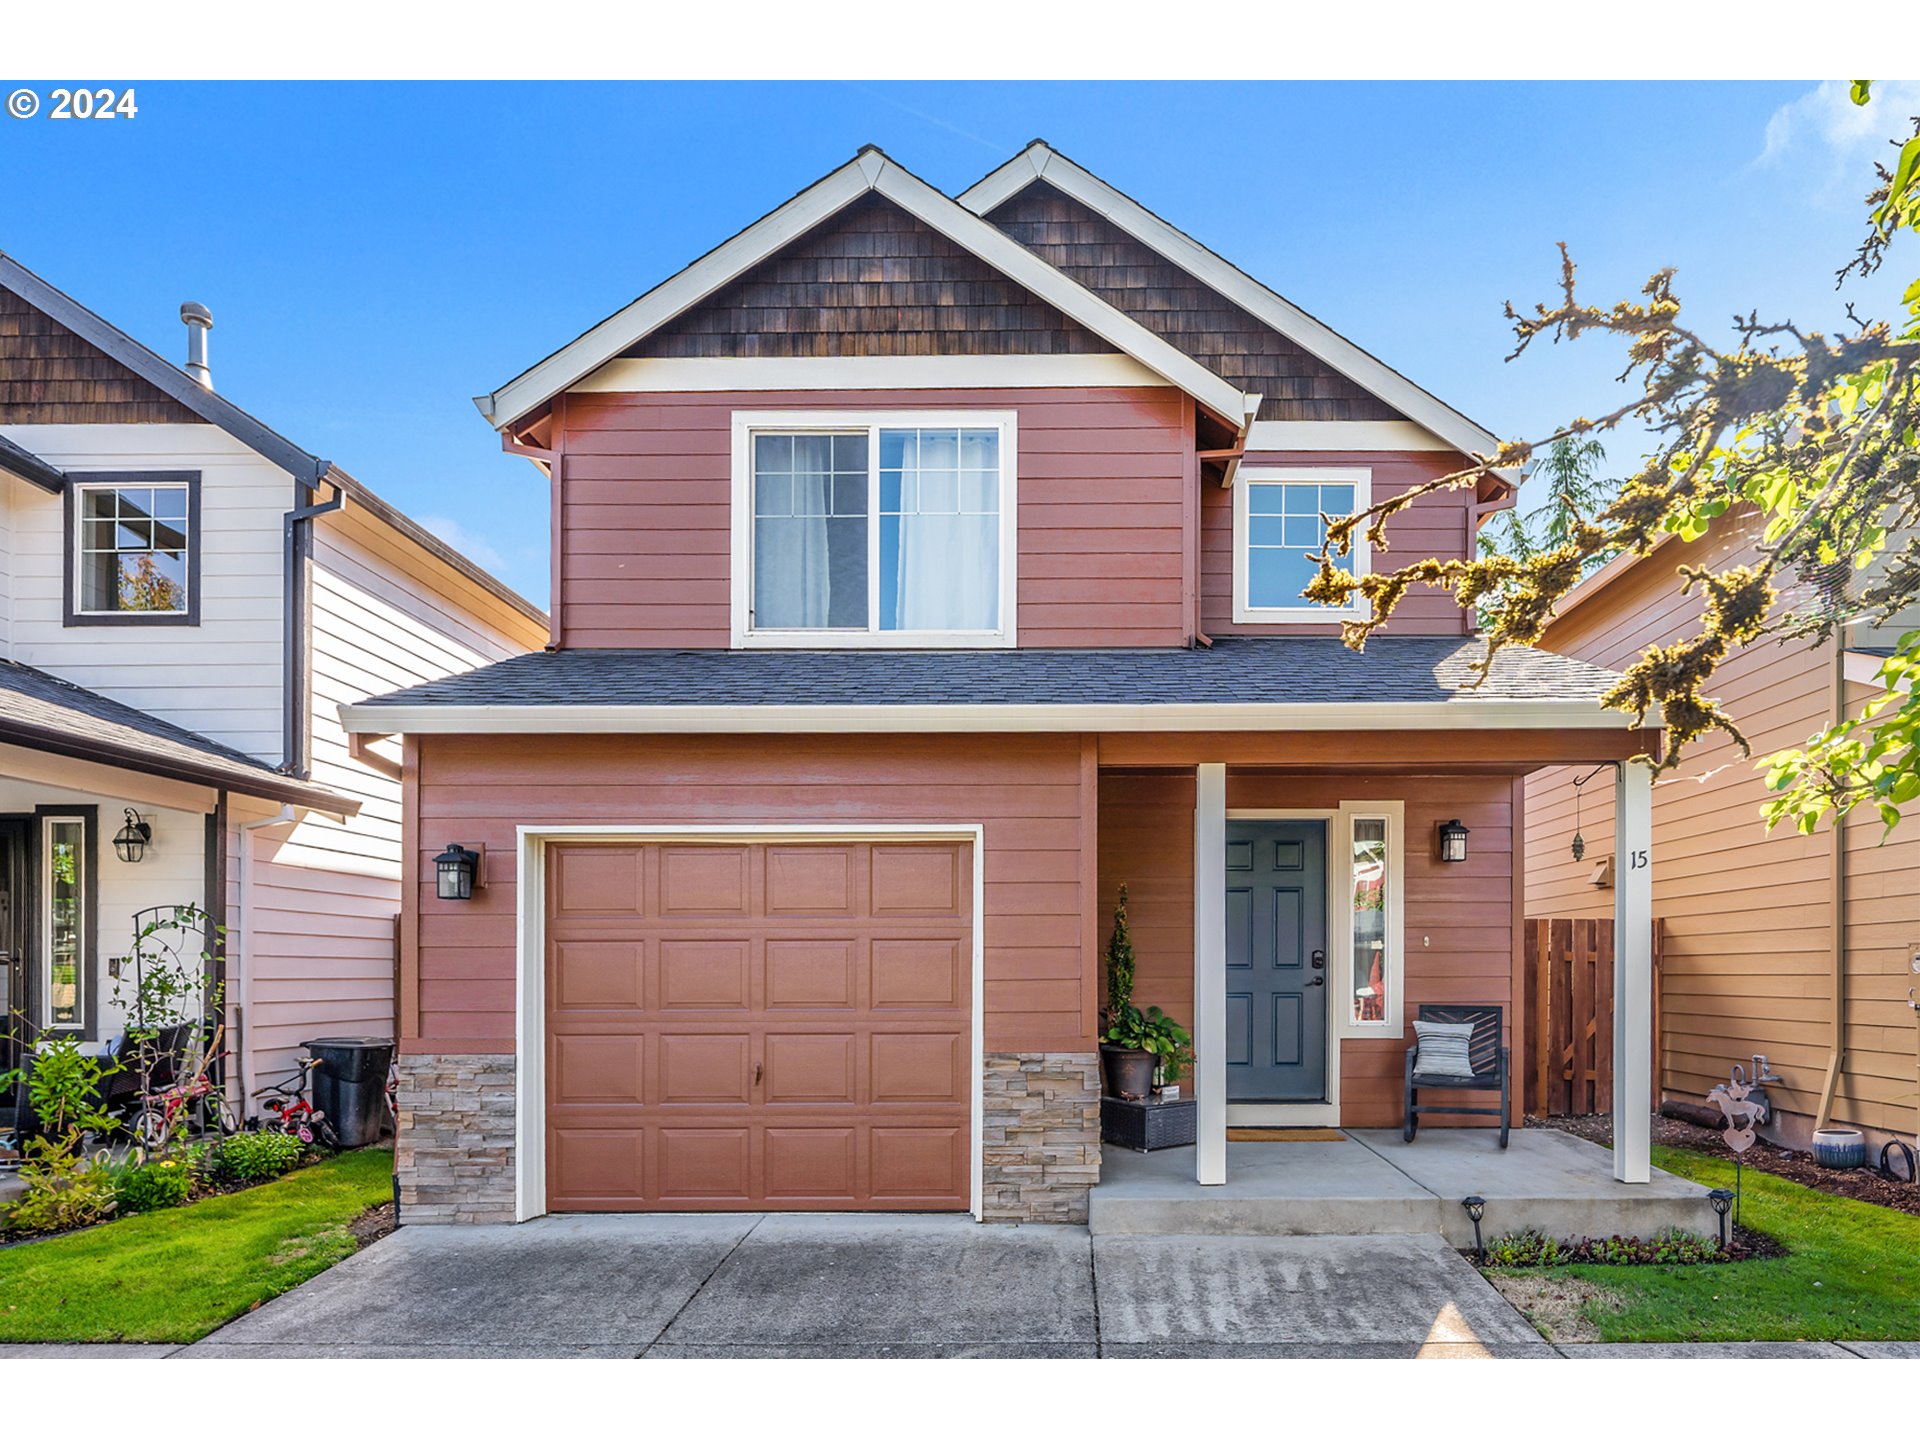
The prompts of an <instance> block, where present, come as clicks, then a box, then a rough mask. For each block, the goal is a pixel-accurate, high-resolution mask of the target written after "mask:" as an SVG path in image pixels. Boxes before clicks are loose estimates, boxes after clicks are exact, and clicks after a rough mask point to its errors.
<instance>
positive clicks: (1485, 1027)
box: [1402, 1005, 1509, 1150]
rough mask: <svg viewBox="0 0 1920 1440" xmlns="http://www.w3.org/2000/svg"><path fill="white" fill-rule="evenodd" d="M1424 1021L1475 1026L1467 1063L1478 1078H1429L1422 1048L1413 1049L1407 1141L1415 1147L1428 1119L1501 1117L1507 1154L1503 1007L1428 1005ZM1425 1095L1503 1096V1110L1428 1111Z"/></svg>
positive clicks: (1424, 1007) (1472, 1107) (1422, 1013)
mask: <svg viewBox="0 0 1920 1440" xmlns="http://www.w3.org/2000/svg"><path fill="white" fill-rule="evenodd" d="M1419 1018H1420V1019H1422V1020H1426V1021H1437V1022H1439V1023H1441V1024H1443V1025H1469V1024H1470V1025H1472V1026H1473V1036H1472V1038H1471V1039H1469V1040H1468V1041H1467V1059H1468V1062H1469V1063H1470V1064H1471V1065H1472V1066H1473V1074H1472V1075H1471V1076H1467V1075H1423V1074H1421V1073H1420V1042H1419V1040H1417V1039H1416V1040H1415V1041H1414V1042H1413V1044H1411V1045H1409V1046H1408V1047H1407V1115H1406V1122H1405V1124H1404V1127H1403V1129H1402V1135H1403V1137H1404V1138H1405V1140H1406V1141H1407V1143H1408V1144H1409V1145H1411V1144H1412V1143H1413V1137H1414V1136H1415V1135H1417V1134H1419V1133H1420V1117H1421V1116H1422V1115H1498V1116H1499V1117H1500V1148H1501V1149H1502V1150H1504V1149H1506V1148H1507V1106H1508V1093H1507V1085H1508V1079H1507V1075H1508V1069H1509V1067H1508V1054H1507V1047H1506V1046H1504V1045H1502V1044H1501V1043H1500V1020H1501V1007H1500V1006H1498V1005H1422V1006H1421V1007H1420V1016H1419ZM1422 1090H1469V1091H1471V1090H1498V1091H1499V1092H1500V1108H1499V1109H1498V1110H1494V1109H1490V1108H1488V1107H1486V1106H1484V1105H1480V1106H1475V1105H1422V1104H1421V1103H1420V1092H1421V1091H1422Z"/></svg>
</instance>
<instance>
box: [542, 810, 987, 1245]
mask: <svg viewBox="0 0 1920 1440" xmlns="http://www.w3.org/2000/svg"><path fill="white" fill-rule="evenodd" d="M971 853H972V852H971V847H970V846H967V845H965V844H946V843H940V844H907V843H855V844H844V843H834V844H811V843H793V844H779V843H762V844H699V843H665V842H662V843H650V844H621V845H561V846H555V847H553V848H551V849H549V851H548V853H547V866H548V870H547V960H546V963H547V1007H548V1009H547V1189H548V1195H547V1201H548V1206H549V1208H550V1209H553V1210H758V1209H769V1210H964V1209H966V1208H967V1205H968V1203H969V1199H970V1189H971V1187H970V1183H969V1182H970V1179H971V1175H970V1165H969V1155H970V1153H971V1147H970V1144H969V1140H970V1136H969V1123H970V1116H971V1110H972V1105H971V1096H970V1094H969V1087H970V1084H971V1076H972V1054H973V1045H972V1034H971V1023H972V1022H971V1016H972V1009H973V1007H972V980H971V959H972V941H971V916H972V909H973V904H972V896H973V882H972V877H971V874H970V865H971Z"/></svg>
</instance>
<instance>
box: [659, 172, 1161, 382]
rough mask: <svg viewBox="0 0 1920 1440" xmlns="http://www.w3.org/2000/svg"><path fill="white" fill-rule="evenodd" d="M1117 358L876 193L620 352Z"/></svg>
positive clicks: (1106, 346) (1098, 339)
mask: <svg viewBox="0 0 1920 1440" xmlns="http://www.w3.org/2000/svg"><path fill="white" fill-rule="evenodd" d="M1136 318H1139V317H1136ZM1169 338H1170V337H1169ZM1113 353H1115V347H1114V346H1113V345H1111V344H1110V343H1108V342H1107V341H1106V340H1103V339H1102V338H1101V337H1100V336H1098V335H1095V334H1094V333H1093V332H1092V331H1091V330H1088V329H1087V328H1086V327H1085V326H1083V325H1080V324H1078V323H1077V322H1075V321H1073V320H1070V319H1068V318H1067V317H1066V316H1065V315H1063V314H1061V313H1060V311H1059V310H1057V309H1055V308H1054V307H1053V306H1052V305H1049V304H1048V303H1047V302H1046V301H1044V300H1042V299H1040V298H1039V297H1038V296H1036V295H1034V294H1033V293H1032V292H1031V291H1029V290H1027V289H1026V288H1025V287H1023V286H1021V285H1019V284H1017V283H1016V282H1015V281H1013V280H1011V279H1009V278H1008V277H1007V276H1005V275H1003V274H1001V273H1000V272H999V271H998V270H996V269H994V268H993V267H992V266H990V265H988V264H986V263H985V262H984V261H982V260H980V259H978V258H976V257H975V256H973V255H970V254H968V253H967V251H965V250H964V249H962V248H961V247H960V246H959V245H957V244H955V243H954V242H953V241H952V240H951V239H949V238H948V237H947V236H945V235H942V234H941V233H940V232H939V231H937V230H935V229H934V228H933V227H932V226H930V225H927V224H926V223H925V222H923V221H921V220H920V219H918V218H917V217H915V216H913V215H911V214H909V213H908V212H907V211H905V210H903V209H902V208H901V207H900V206H898V205H896V204H894V203H893V202H892V201H891V200H888V199H887V198H885V197H884V196H882V195H878V194H868V195H865V196H863V197H862V198H860V199H859V200H856V201H854V202H853V203H852V204H851V205H848V206H847V207H846V208H845V209H843V210H841V211H840V212H839V213H838V214H836V215H834V216H832V217H831V218H830V219H828V220H826V221H824V222H823V223H822V224H820V225H819V226H817V227H815V228H814V229H812V230H810V231H808V232H807V233H806V234H804V235H802V236H800V237H799V238H798V239H796V240H794V241H793V242H792V243H791V244H790V245H788V246H787V247H786V248H785V249H784V250H782V251H780V252H779V253H778V254H776V255H773V256H770V257H769V258H767V259H765V260H762V261H761V262H760V263H759V264H757V265H755V266H753V267H752V268H751V269H750V270H748V271H746V273H744V274H742V275H741V276H740V277H739V278H737V279H735V280H733V281H732V282H730V283H729V284H727V285H725V286H724V287H722V288H721V289H720V290H719V291H718V292H716V293H715V294H714V295H713V296H711V297H710V298H708V299H707V300H705V301H703V302H702V303H701V304H699V305H697V306H695V307H694V308H693V309H691V310H689V311H687V312H686V313H685V314H683V315H681V316H679V317H678V318H677V319H675V320H673V321H671V322H670V323H669V324H667V325H666V326H664V327H662V328H661V329H659V330H656V331H654V332H653V333H652V334H650V335H648V336H646V337H645V338H644V339H642V340H641V341H640V342H639V343H638V344H636V345H633V346H630V347H629V348H628V349H627V350H626V351H625V352H624V354H625V356H626V357H627V358H632V359H643V358H659V357H665V358H677V359H678V358H692V357H713V356H729V357H739V356H764V357H769V358H779V359H793V358H799V357H805V356H841V355H862V356H888V357H896V356H903V355H1110V354H1113ZM1196 358H1199V357H1196Z"/></svg>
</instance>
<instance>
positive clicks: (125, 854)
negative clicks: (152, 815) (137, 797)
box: [113, 806, 153, 865]
mask: <svg viewBox="0 0 1920 1440" xmlns="http://www.w3.org/2000/svg"><path fill="white" fill-rule="evenodd" d="M151 839H153V826H151V825H149V824H148V823H147V822H146V821H145V820H142V819H141V818H140V812H139V811H138V810H135V809H133V808H132V807H131V806H129V807H128V808H127V823H126V824H124V825H122V826H121V827H120V833H119V834H118V835H116V836H114V837H113V853H114V854H116V855H118V856H119V857H120V858H121V859H122V860H124V861H126V863H127V864H129V865H138V864H139V863H140V857H141V856H142V855H145V854H146V853H147V842H148V841H149V840H151Z"/></svg>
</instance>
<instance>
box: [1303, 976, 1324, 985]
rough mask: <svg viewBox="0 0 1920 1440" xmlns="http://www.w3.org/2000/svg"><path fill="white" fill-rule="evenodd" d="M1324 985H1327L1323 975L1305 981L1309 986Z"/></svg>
mask: <svg viewBox="0 0 1920 1440" xmlns="http://www.w3.org/2000/svg"><path fill="white" fill-rule="evenodd" d="M1326 983H1327V977H1326V976H1324V975H1316V976H1314V977H1313V978H1312V979H1311V980H1309V981H1307V984H1308V985H1309V986H1313V985H1324V984H1326Z"/></svg>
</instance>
